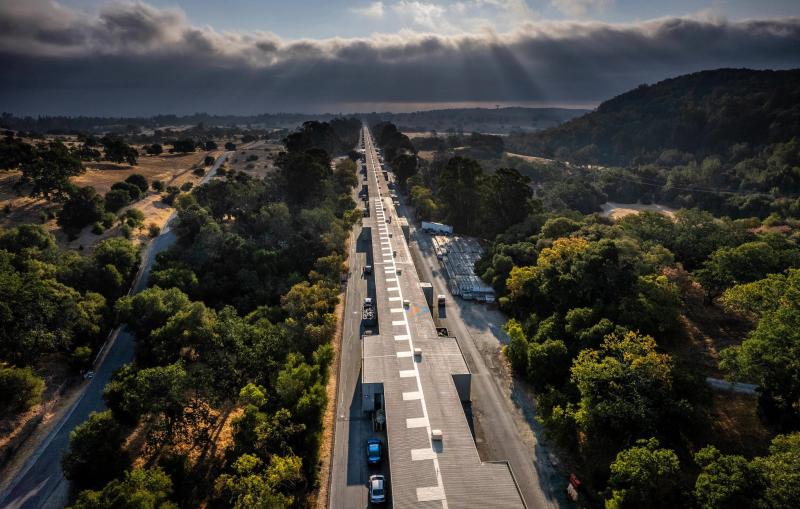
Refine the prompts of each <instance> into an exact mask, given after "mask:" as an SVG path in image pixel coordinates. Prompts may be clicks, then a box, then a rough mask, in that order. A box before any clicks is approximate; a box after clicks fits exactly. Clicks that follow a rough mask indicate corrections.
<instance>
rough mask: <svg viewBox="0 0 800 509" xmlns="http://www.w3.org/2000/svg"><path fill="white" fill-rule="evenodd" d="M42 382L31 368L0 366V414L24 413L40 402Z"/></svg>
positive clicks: (42, 390)
mask: <svg viewBox="0 0 800 509" xmlns="http://www.w3.org/2000/svg"><path fill="white" fill-rule="evenodd" d="M43 393H44V380H42V378H41V377H39V376H37V375H36V374H35V373H34V372H33V370H32V369H31V368H27V367H26V368H17V367H14V366H7V365H5V364H0V413H3V414H15V413H19V412H24V411H26V410H28V409H29V408H31V407H32V406H34V405H38V404H39V403H40V402H41V401H42V394H43Z"/></svg>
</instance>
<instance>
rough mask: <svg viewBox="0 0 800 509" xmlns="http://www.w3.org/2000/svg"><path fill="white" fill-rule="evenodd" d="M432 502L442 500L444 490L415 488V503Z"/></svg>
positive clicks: (430, 487) (434, 487) (438, 487)
mask: <svg viewBox="0 0 800 509" xmlns="http://www.w3.org/2000/svg"><path fill="white" fill-rule="evenodd" d="M434 500H444V490H443V489H442V487H441V486H426V487H425V488H417V501H419V502H431V501H434Z"/></svg>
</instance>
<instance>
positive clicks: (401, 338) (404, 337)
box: [394, 334, 414, 372]
mask: <svg viewBox="0 0 800 509" xmlns="http://www.w3.org/2000/svg"><path fill="white" fill-rule="evenodd" d="M409 339H411V336H409V335H408V334H398V335H396V336H395V337H394V340H395V341H408V340H409ZM411 371H412V372H413V371H414V370H413V369H412V370H411Z"/></svg>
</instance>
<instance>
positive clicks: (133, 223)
mask: <svg viewBox="0 0 800 509" xmlns="http://www.w3.org/2000/svg"><path fill="white" fill-rule="evenodd" d="M120 220H121V221H124V222H125V224H127V225H128V226H130V227H131V228H141V227H142V226H144V212H142V211H141V210H139V209H133V208H131V209H128V210H126V211H125V213H124V214H123V215H122V216H121V217H120Z"/></svg>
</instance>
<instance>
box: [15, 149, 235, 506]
mask: <svg viewBox="0 0 800 509" xmlns="http://www.w3.org/2000/svg"><path fill="white" fill-rule="evenodd" d="M230 154H231V152H225V153H223V154H222V155H220V156H219V157H218V158H217V160H216V161H214V164H213V166H212V167H211V169H210V170H209V171H208V173H207V174H206V175H205V176H204V177H203V179H202V180H201V181H200V182H199V184H198V185H202V184H204V183H206V182H208V181H209V180H210V179H211V178H212V177H213V176H214V175H215V174H216V172H217V170H218V169H219V167H220V166H221V165H222V163H223V162H225V159H226V158H227V157H228V156H229V155H230ZM175 217H176V213H174V212H173V214H172V215H171V216H170V217H169V219H168V221H167V226H166V227H165V228H164V230H163V231H162V233H161V235H159V236H158V237H157V238H156V239H155V240H153V241H152V242H151V243H150V244H149V245H148V247H147V248H146V249H145V251H144V253H143V256H142V258H143V260H142V265H141V267H140V269H139V273H138V274H137V275H136V279H135V280H134V284H133V285H132V290H131V293H138V292H140V291H141V290H143V289H144V288H147V281H148V278H149V276H150V270H151V269H152V266H153V263H154V261H155V258H156V255H157V254H158V253H160V252H162V251H164V250H166V249H167V248H169V247H170V246H171V245H172V244H173V243H174V242H175V233H174V232H173V231H172V230H171V229H170V228H169V226H170V224H171V223H172V221H173V220H174V219H175ZM133 352H134V338H133V336H132V335H131V334H130V333H129V332H128V331H127V329H126V328H125V327H118V328H117V329H115V330H114V332H113V333H112V334H111V336H110V339H109V341H108V343H107V344H106V346H105V348H104V349H103V351H102V352H101V354H100V355H99V357H98V360H97V362H96V367H95V375H94V377H93V378H92V379H91V380H89V381H88V382H86V383H85V385H84V387H83V388H82V389H80V390H81V391H82V394H80V395H79V397H78V398H77V399H76V402H75V404H74V406H73V407H72V408H70V409H68V410H67V411H66V412H65V413H64V414H63V417H62V419H61V421H60V422H58V423H56V424H55V425H54V426H53V430H52V431H51V432H50V434H49V435H48V436H47V437H46V438H45V439H44V440H43V441H42V443H41V444H39V446H38V447H37V448H36V450H35V452H34V453H33V454H32V455H31V457H30V458H28V460H27V461H26V463H25V464H24V465H23V466H22V468H21V469H20V471H19V472H18V473H17V476H16V478H15V479H14V480H13V481H12V482H11V483H9V486H8V488H7V489H6V490H5V491H4V492H2V493H0V508H3V509H44V508H47V509H51V508H55V507H64V506H65V505H66V504H67V502H68V497H69V481H67V479H65V478H64V474H63V473H62V471H61V456H62V455H63V454H64V452H65V451H66V450H67V448H68V446H69V434H70V432H71V431H72V430H73V429H75V427H76V426H78V425H80V424H81V423H83V422H84V421H85V420H86V419H87V418H88V417H89V414H90V413H91V412H96V411H101V410H103V409H104V408H105V402H104V401H103V389H104V388H105V386H106V383H108V381H109V380H110V379H111V375H112V374H113V373H114V371H115V370H117V369H118V368H119V367H120V366H122V365H123V364H125V363H127V362H130V361H131V360H132V359H133Z"/></svg>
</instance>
